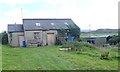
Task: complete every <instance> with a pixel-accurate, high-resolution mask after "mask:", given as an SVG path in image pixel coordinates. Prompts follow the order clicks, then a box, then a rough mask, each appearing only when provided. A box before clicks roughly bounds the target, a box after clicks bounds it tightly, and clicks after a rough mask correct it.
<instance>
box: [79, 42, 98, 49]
mask: <svg viewBox="0 0 120 72" xmlns="http://www.w3.org/2000/svg"><path fill="white" fill-rule="evenodd" d="M80 44H81V45H83V46H84V47H88V48H96V47H95V46H94V45H93V44H90V43H87V42H80Z"/></svg>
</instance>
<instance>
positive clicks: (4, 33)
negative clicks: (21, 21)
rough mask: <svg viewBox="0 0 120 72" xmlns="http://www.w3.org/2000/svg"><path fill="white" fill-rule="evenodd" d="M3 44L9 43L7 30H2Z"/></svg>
mask: <svg viewBox="0 0 120 72" xmlns="http://www.w3.org/2000/svg"><path fill="white" fill-rule="evenodd" d="M2 44H8V34H7V33H6V31H4V32H2Z"/></svg>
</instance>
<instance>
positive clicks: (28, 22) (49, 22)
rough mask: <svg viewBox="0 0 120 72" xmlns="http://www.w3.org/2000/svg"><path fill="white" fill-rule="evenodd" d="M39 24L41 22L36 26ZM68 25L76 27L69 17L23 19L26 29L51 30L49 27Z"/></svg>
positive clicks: (65, 26) (57, 27) (64, 26)
mask: <svg viewBox="0 0 120 72" xmlns="http://www.w3.org/2000/svg"><path fill="white" fill-rule="evenodd" d="M36 23H37V24H40V25H38V26H36ZM67 25H72V26H73V27H76V25H75V23H74V22H73V21H72V20H71V19H69V18H67V19H57V18H54V19H53V18H48V19H23V26H24V30H49V29H68V26H67Z"/></svg>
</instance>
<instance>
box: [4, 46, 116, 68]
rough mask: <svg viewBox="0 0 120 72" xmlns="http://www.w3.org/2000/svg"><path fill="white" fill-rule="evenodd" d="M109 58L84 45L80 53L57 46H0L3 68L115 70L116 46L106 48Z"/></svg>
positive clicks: (97, 50)
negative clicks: (102, 57)
mask: <svg viewBox="0 0 120 72" xmlns="http://www.w3.org/2000/svg"><path fill="white" fill-rule="evenodd" d="M108 50H109V51H110V60H101V59H100V50H99V49H92V48H87V47H85V48H84V49H83V51H82V53H80V54H77V53H76V52H75V51H71V52H68V51H59V46H45V47H39V48H10V47H9V46H7V45H3V47H2V54H3V56H2V59H3V60H2V69H3V70H117V69H118V59H117V58H115V57H118V53H117V48H114V49H111V48H109V49H108Z"/></svg>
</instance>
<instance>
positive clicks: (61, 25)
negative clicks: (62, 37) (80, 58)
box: [8, 18, 79, 47]
mask: <svg viewBox="0 0 120 72" xmlns="http://www.w3.org/2000/svg"><path fill="white" fill-rule="evenodd" d="M68 25H72V26H73V27H77V28H79V27H78V26H77V25H76V24H75V23H74V22H73V21H72V19H68V18H67V19H23V24H8V41H9V44H10V45H11V46H14V47H20V46H23V42H25V44H26V46H27V47H31V46H33V47H36V46H45V45H54V44H55V41H56V36H57V34H58V30H60V29H66V30H69V28H68Z"/></svg>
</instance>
